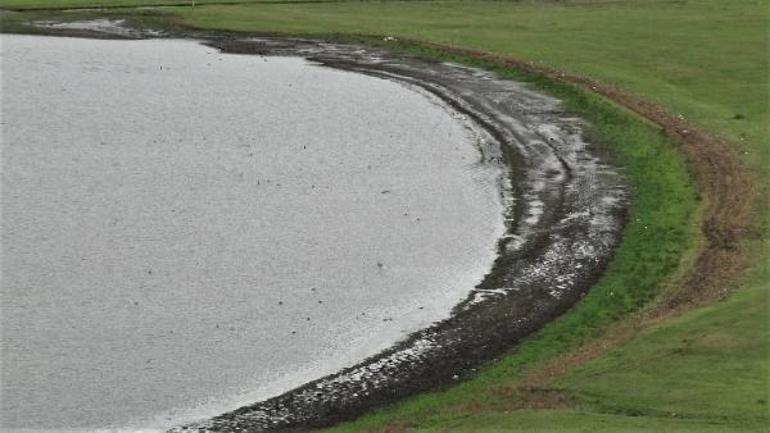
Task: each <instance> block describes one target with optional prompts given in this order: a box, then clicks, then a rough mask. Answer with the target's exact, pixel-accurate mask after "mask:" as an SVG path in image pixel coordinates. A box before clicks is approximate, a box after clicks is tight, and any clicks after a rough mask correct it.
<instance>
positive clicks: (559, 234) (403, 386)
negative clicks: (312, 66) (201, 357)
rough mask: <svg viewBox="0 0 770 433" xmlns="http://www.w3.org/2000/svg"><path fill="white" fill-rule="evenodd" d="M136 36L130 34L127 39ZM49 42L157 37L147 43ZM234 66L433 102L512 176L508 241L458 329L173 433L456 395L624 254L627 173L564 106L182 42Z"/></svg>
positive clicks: (462, 71)
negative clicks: (430, 393) (378, 86)
mask: <svg viewBox="0 0 770 433" xmlns="http://www.w3.org/2000/svg"><path fill="white" fill-rule="evenodd" d="M129 30H131V29H129ZM41 33H46V34H54V35H57V34H58V35H66V36H80V37H83V36H86V37H92V36H95V35H96V34H98V35H99V37H117V38H143V37H157V36H159V35H158V34H156V33H154V34H145V33H142V31H141V30H131V31H129V32H128V33H125V34H111V33H109V32H107V33H105V32H104V31H103V29H102V30H98V31H97V30H89V29H74V28H59V29H56V28H48V29H44V30H42V31H41ZM166 36H173V37H183V36H187V37H192V38H195V39H201V40H203V41H205V43H206V44H208V45H210V46H212V47H216V48H218V49H220V50H222V51H223V52H226V53H236V54H249V55H265V56H299V57H304V58H306V59H308V60H310V61H313V62H317V63H318V64H321V65H323V66H326V67H331V68H337V69H344V70H348V71H353V72H357V73H364V74H368V75H372V76H375V77H379V78H382V79H388V80H394V81H397V82H399V83H402V84H404V85H406V86H410V87H413V88H414V89H416V90H418V91H423V92H429V93H431V94H433V95H435V96H437V97H439V98H440V99H441V100H443V101H444V102H446V103H447V104H448V105H450V106H451V107H452V108H453V109H455V110H457V111H458V112H461V113H463V114H464V115H465V116H467V118H468V119H470V121H471V123H473V124H474V125H475V127H476V128H477V130H478V131H479V132H480V134H481V136H482V137H483V138H482V139H481V142H480V143H479V146H480V150H481V152H482V154H483V158H485V159H486V160H488V161H493V162H496V163H499V164H502V165H504V166H506V167H508V168H509V171H508V173H509V179H508V180H507V182H505V185H502V187H501V194H502V195H503V200H504V202H505V203H506V205H507V207H508V209H509V211H508V215H507V218H506V223H507V234H506V236H504V238H503V239H501V240H500V241H499V244H498V258H497V260H496V262H495V264H494V266H493V269H492V270H491V271H490V272H489V273H488V274H487V276H486V277H485V278H484V280H483V281H482V282H481V283H480V284H479V285H478V286H477V287H475V288H471V287H469V288H468V289H469V295H468V297H467V298H466V299H465V300H464V301H462V302H460V303H459V304H458V305H457V306H456V307H455V308H454V309H453V311H452V314H451V316H450V317H449V318H448V319H445V320H443V321H441V322H438V323H436V324H434V325H433V326H431V327H429V328H427V329H424V330H422V331H418V332H416V333H414V334H412V335H410V336H409V337H408V338H406V339H405V340H403V341H401V342H400V343H398V344H397V345H395V346H394V347H392V348H390V349H388V350H386V351H384V352H382V353H380V354H378V355H376V356H373V357H370V358H368V359H366V360H364V361H362V362H360V363H358V364H356V365H355V366H352V367H350V368H347V369H345V370H343V371H341V372H338V373H336V374H333V375H330V376H327V377H323V378H320V379H317V380H315V381H313V382H310V383H307V384H305V385H303V386H301V387H299V388H296V389H294V390H291V391H288V392H286V393H284V394H282V395H280V396H277V397H274V398H271V399H268V400H265V401H262V402H257V403H254V404H252V405H249V406H245V407H242V408H239V409H237V410H234V411H232V412H228V413H225V414H222V415H219V416H217V417H215V418H213V419H210V420H205V421H201V422H198V423H194V424H190V425H185V426H180V427H176V428H173V429H171V430H170V431H191V430H195V431H255V432H259V431H306V430H308V429H312V428H318V427H324V426H329V425H332V424H335V423H337V422H340V421H344V420H349V419H352V418H355V417H356V416H358V415H360V414H362V413H363V412H365V411H367V410H369V409H372V408H375V407H380V406H383V405H386V404H389V403H392V402H394V401H397V400H399V399H402V398H404V397H407V396H410V395H413V394H416V393H419V392H424V391H427V390H435V389H438V388H441V387H445V386H448V385H450V384H452V383H455V382H457V381H458V380H462V379H463V378H465V377H469V376H472V375H473V374H474V372H475V371H476V369H477V368H478V367H479V366H481V365H483V364H485V363H488V362H490V361H493V360H495V359H496V358H498V357H500V356H502V355H503V354H505V353H506V352H507V351H508V350H510V349H511V348H512V347H514V346H515V344H516V343H517V342H518V341H520V340H521V339H522V338H524V337H526V336H527V335H529V334H531V333H532V332H534V331H536V330H537V329H539V328H541V327H542V326H544V325H545V324H547V323H548V322H549V321H551V320H553V319H554V318H556V317H558V316H559V315H561V314H563V313H564V312H566V311H567V310H568V309H569V308H570V307H572V306H573V305H574V304H575V303H577V302H578V301H579V300H580V298H581V297H582V296H583V295H585V293H586V292H587V291H588V290H589V289H590V287H591V286H592V285H593V284H594V283H595V282H596V281H597V280H598V279H599V277H600V276H601V275H602V273H603V272H604V270H605V268H606V266H607V264H608V263H609V261H610V259H611V258H612V253H613V251H614V249H615V248H616V247H617V246H618V245H619V243H620V239H621V234H622V229H623V226H624V221H625V217H626V212H627V209H628V206H629V202H630V192H629V188H628V186H627V183H626V182H625V180H624V178H623V175H622V170H621V169H620V168H618V167H615V166H613V165H611V164H610V163H608V162H606V161H603V160H602V159H601V158H600V157H599V156H597V155H600V154H601V153H602V152H601V151H600V150H599V151H597V149H594V148H592V146H591V145H590V144H588V143H585V142H584V141H583V139H582V131H583V129H584V128H585V126H586V124H585V122H584V121H582V120H581V119H579V118H575V117H574V116H572V115H570V114H569V113H567V112H565V111H564V110H563V109H562V108H561V107H560V104H559V101H557V100H555V99H553V98H551V97H547V96H544V95H541V94H539V93H536V92H533V91H531V90H529V89H528V88H527V87H526V86H524V85H522V84H519V83H516V82H512V81H509V80H505V79H502V78H500V77H498V76H496V75H495V74H492V73H489V72H485V71H482V70H478V69H473V68H468V67H464V66H459V65H453V64H446V63H440V62H435V61H430V60H424V59H419V58H415V57H411V56H404V55H403V54H394V53H392V52H388V51H386V50H381V49H373V48H366V47H361V46H355V45H346V44H339V43H330V42H324V41H317V40H307V39H271V38H249V37H245V36H243V37H240V36H231V35H228V36H222V35H215V34H208V35H207V34H204V33H200V32H195V33H190V34H187V35H183V34H178V33H174V34H173V35H171V34H167V35H166Z"/></svg>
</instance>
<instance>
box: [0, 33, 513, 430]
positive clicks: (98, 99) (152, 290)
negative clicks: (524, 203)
mask: <svg viewBox="0 0 770 433" xmlns="http://www.w3.org/2000/svg"><path fill="white" fill-rule="evenodd" d="M0 41H1V42H2V220H1V221H2V256H1V258H2V274H1V277H2V280H1V281H2V310H1V311H0V312H1V313H2V322H1V323H2V327H1V328H0V329H1V330H2V376H1V377H2V382H1V389H0V392H1V394H0V396H1V398H2V400H1V401H0V413H2V427H3V428H4V429H50V430H59V429H64V428H67V429H79V430H93V429H125V430H133V429H139V428H148V429H153V428H164V427H168V426H170V425H172V424H176V423H181V422H186V421H190V420H194V419H198V418H201V417H206V416H211V415H215V414H217V413H220V412H221V411H224V410H230V409H234V408H235V407H238V406H239V405H241V404H244V403H247V402H251V401H255V400H259V399H263V398H267V397H270V396H272V395H276V394H278V393H281V392H283V391H286V390H288V389H290V388H291V387H294V386H297V385H299V384H301V383H304V382H306V381H308V380H312V379H314V378H317V377H320V376H322V375H325V374H329V373H332V372H334V371H337V370H339V369H340V368H343V367H346V366H349V365H352V364H354V363H355V362H356V361H359V360H361V359H363V358H364V357H366V356H369V355H372V354H374V353H377V352H378V351H380V350H382V349H384V348H386V347H388V346H390V345H391V344H393V343H394V342H396V341H398V340H399V339H401V338H403V337H404V336H405V335H406V334H408V333H410V332H412V331H415V330H417V329H420V328H422V327H425V326H427V325H428V324H430V323H432V322H434V321H436V320H439V319H442V318H444V317H446V316H447V315H448V314H449V311H450V309H451V307H452V306H453V305H455V304H456V303H457V302H458V301H460V300H461V299H463V298H465V296H466V295H467V293H468V291H469V289H470V288H472V287H473V286H474V285H475V284H477V283H478V282H479V281H480V280H481V278H482V276H483V275H484V273H485V272H487V271H488V270H489V269H490V267H491V264H492V262H493V260H494V258H495V244H496V240H497V239H498V238H499V237H500V236H501V235H502V234H503V232H504V224H503V207H502V205H501V202H500V196H499V194H500V192H499V187H498V183H499V179H500V176H501V173H500V170H499V169H498V168H495V167H494V166H491V165H487V164H484V163H482V162H481V161H480V153H479V151H478V149H477V147H476V145H475V140H476V137H475V135H474V132H473V130H472V129H471V128H469V126H468V125H467V124H464V122H463V121H462V120H461V116H458V115H457V113H454V112H452V110H450V109H449V108H448V107H446V106H443V105H442V104H441V103H439V102H438V101H437V100H436V99H435V98H432V97H430V96H427V95H425V94H424V93H421V92H418V91H416V90H415V89H411V88H408V87H406V86H405V85H402V84H398V83H395V82H392V81H388V80H383V79H378V78H373V77H368V76H364V75H360V74H354V73H350V72H343V71H338V70H333V69H329V68H324V67H321V66H317V65H313V64H312V63H309V62H307V61H306V60H304V59H300V58H279V57H269V58H266V57H259V56H238V55H224V54H220V53H218V52H216V51H215V50H213V49H211V48H208V47H205V46H202V45H200V44H198V43H196V42H193V41H171V40H150V41H99V40H86V39H72V38H48V37H32V36H9V35H2V36H1V37H0Z"/></svg>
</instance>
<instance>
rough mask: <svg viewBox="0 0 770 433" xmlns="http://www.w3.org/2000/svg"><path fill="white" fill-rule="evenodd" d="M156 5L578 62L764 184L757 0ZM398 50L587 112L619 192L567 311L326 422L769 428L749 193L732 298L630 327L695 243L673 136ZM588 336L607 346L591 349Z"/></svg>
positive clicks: (316, 30) (759, 275)
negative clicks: (466, 377) (606, 235)
mask: <svg viewBox="0 0 770 433" xmlns="http://www.w3.org/2000/svg"><path fill="white" fill-rule="evenodd" d="M65 1H70V0H65ZM105 1H106V0H105ZM153 1H154V0H153ZM21 2H25V3H26V4H27V5H43V3H41V2H35V1H34V0H0V6H2V5H8V4H10V3H16V4H20V3H21ZM50 3H51V2H49V4H50ZM166 11H167V12H171V13H172V14H174V15H173V16H175V17H177V18H176V19H179V20H181V22H183V23H184V24H186V25H191V26H195V27H201V28H207V29H224V30H239V31H249V32H270V33H273V32H279V33H291V34H297V33H301V34H307V33H311V34H322V35H330V34H337V35H338V34H352V33H372V34H380V35H383V34H387V35H393V36H396V37H399V38H411V39H418V40H426V41H432V42H436V43H441V44H448V45H456V46H462V47H465V48H472V49H477V50H483V51H487V52H492V53H496V54H501V55H507V56H513V57H516V58H522V59H527V60H531V61H534V62H536V63H537V64H542V65H546V66H551V67H554V68H557V69H562V70H566V71H568V72H571V73H574V74H578V75H582V76H589V77H592V78H594V79H597V80H599V81H601V82H603V83H608V84H612V85H616V86H618V87H621V88H624V89H627V90H628V91H630V92H632V93H634V94H637V95H639V96H642V97H644V98H646V99H648V100H651V101H653V102H657V103H659V104H661V105H662V106H663V107H665V108H666V109H667V110H668V111H669V112H670V113H673V114H675V115H679V116H681V117H684V118H686V119H688V120H689V121H691V122H692V123H694V124H695V125H697V126H698V127H699V128H701V129H702V130H705V131H708V132H710V133H711V134H714V135H716V136H720V137H723V138H725V139H726V140H727V141H728V142H730V143H732V144H733V145H734V150H735V153H736V154H737V155H739V157H740V158H742V160H743V161H744V163H745V164H746V165H747V166H749V167H751V168H752V169H753V172H754V175H755V177H756V178H757V181H758V184H759V185H760V188H761V191H760V196H761V197H766V196H767V193H768V190H767V189H766V185H767V183H768V174H767V170H766V168H767V167H768V163H770V159H769V158H768V151H769V150H770V149H769V147H770V146H768V131H767V124H768V121H770V118H769V115H768V102H767V101H768V99H767V98H768V94H767V77H768V69H767V60H768V58H767V53H768V45H767V37H766V34H767V33H766V32H767V26H768V2H767V1H731V2H724V1H716V0H701V1H683V2H676V1H657V0H635V1H633V0H620V1H611V2H610V1H600V0H582V1H578V0H565V1H545V0H544V1H522V2H485V1H468V2H443V1H435V2H434V1H422V2H353V3H348V2H335V3H324V4H248V5H245V4H244V5H210V6H204V7H196V8H195V9H191V8H187V7H184V8H171V9H167V10H166ZM126 13H130V11H126ZM365 39H366V38H365ZM366 40H367V41H368V42H370V43H373V40H371V39H366ZM398 48H399V49H406V50H413V51H414V50H417V51H420V52H421V53H422V54H423V55H428V56H444V57H445V58H450V59H452V60H458V61H464V62H471V63H474V64H476V65H478V66H482V67H486V68H492V69H497V70H498V71H499V72H500V73H503V74H509V75H510V76H512V77H513V78H516V79H520V80H525V81H529V82H530V83H532V85H534V86H537V87H539V88H541V89H543V90H545V91H548V92H550V93H552V94H555V95H556V96H558V97H560V98H562V99H563V100H565V102H566V103H567V104H568V106H569V107H570V109H572V110H573V111H575V112H578V113H580V114H581V115H583V116H585V117H587V118H588V119H589V120H591V122H592V123H593V125H594V128H593V130H592V131H591V134H592V136H593V139H594V140H597V141H600V142H602V143H603V144H605V145H606V146H608V147H610V148H611V149H612V150H613V152H614V153H615V154H617V155H619V157H620V158H622V161H623V163H624V164H625V166H626V167H627V173H628V175H629V178H630V179H631V181H632V184H633V187H634V205H633V209H632V216H631V220H630V222H629V225H628V227H627V229H626V232H625V238H624V242H623V245H622V247H621V249H620V250H619V251H618V254H617V257H616V259H615V260H614V261H613V263H612V265H611V267H610V269H609V271H608V273H607V275H606V276H605V278H603V280H602V281H601V282H600V284H599V285H598V286H597V287H595V288H594V289H593V290H592V291H591V293H590V294H589V295H588V296H586V298H585V299H584V301H583V302H582V303H581V304H580V305H579V306H578V307H576V308H575V309H574V310H572V311H571V312H570V313H569V314H567V315H565V316H564V317H562V318H561V319H560V320H558V321H556V322H554V323H553V324H551V325H549V326H548V327H547V328H545V329H544V330H543V331H541V332H539V333H538V334H537V335H535V336H533V337H532V338H530V339H528V340H527V341H526V342H525V343H524V344H522V345H520V346H519V347H518V348H516V349H515V350H513V351H512V352H511V353H510V354H509V355H508V356H506V357H505V358H504V359H502V360H500V361H499V362H498V363H495V364H494V365H491V366H489V367H487V368H485V369H483V370H482V371H481V372H480V373H479V375H478V376H477V377H476V378H474V379H473V380H470V381H468V382H465V383H462V384H458V386H456V387H453V388H451V389H448V390H444V391H441V392H436V393H430V394H425V395H420V396H417V397H414V398H411V399H409V400H406V401H404V402H403V403H400V404H397V405H394V406H392V407H389V408H384V409H382V410H379V411H377V412H375V413H373V414H371V415H368V416H365V417H362V418H361V419H359V420H357V421H355V422H353V423H349V424H344V425H340V426H337V427H336V428H334V429H332V430H333V431H338V432H347V431H351V432H352V431H366V430H371V431H378V430H384V429H392V430H389V431H400V430H404V429H406V428H414V429H415V430H416V431H458V432H465V431H467V432H471V431H474V432H475V431H490V432H493V431H538V432H539V431H543V432H550V431H559V432H562V431H592V432H593V431H612V432H618V431H629V432H637V431H638V432H644V431H655V432H661V431H671V432H680V431H681V432H690V431H692V432H696V431H697V432H701V431H767V429H766V427H765V426H766V425H768V423H770V415H768V406H767V404H768V403H767V401H768V377H769V376H770V367H768V359H770V354H769V353H768V350H769V348H770V346H769V344H768V342H769V341H770V338H769V337H770V335H768V305H769V303H770V299H769V298H768V294H769V293H770V291H769V290H768V288H769V287H768V281H770V275H769V274H768V271H767V266H766V264H767V256H766V251H767V247H768V245H767V243H766V240H765V239H764V236H762V235H764V233H765V232H766V229H767V219H766V215H767V206H766V202H765V201H764V199H763V201H761V202H760V203H758V204H757V206H756V218H755V223H756V226H757V227H759V228H758V230H757V236H755V237H756V240H754V241H752V242H749V243H747V244H746V245H745V246H744V247H745V248H746V249H747V251H749V253H750V256H751V260H750V267H749V269H748V270H747V271H746V272H745V273H744V274H743V275H742V276H741V277H740V279H739V280H738V281H734V282H732V283H730V284H729V286H730V287H726V288H727V289H733V290H732V291H733V292H734V294H733V295H731V296H729V297H727V298H725V299H724V300H722V301H720V302H718V303H715V304H713V305H710V306H707V307H704V308H699V309H696V310H693V311H690V312H688V313H686V314H684V315H681V316H679V317H676V318H669V319H665V320H646V321H645V322H644V323H645V326H644V327H643V328H642V329H636V328H633V323H635V322H638V321H639V320H641V319H640V318H641V317H642V316H637V315H636V313H634V312H636V311H639V310H640V309H641V308H644V306H645V305H646V306H649V305H650V303H651V302H653V303H654V299H656V296H658V295H659V294H660V293H662V292H666V291H675V290H676V288H677V280H676V279H675V278H674V277H675V275H676V274H677V273H680V274H681V273H683V272H685V270H686V269H685V268H686V266H688V265H689V264H690V262H689V260H690V259H691V258H692V255H693V253H694V250H695V248H696V247H697V246H698V245H699V243H700V242H702V239H700V238H699V236H698V230H697V224H698V223H699V220H698V217H699V212H698V209H702V207H699V203H698V197H697V193H696V191H695V188H694V185H693V183H692V180H691V178H690V177H689V176H688V165H687V163H686V162H685V160H684V158H683V156H682V154H681V153H679V152H677V151H676V144H675V143H673V142H672V141H670V139H669V138H667V137H665V136H663V135H662V134H661V132H660V129H659V128H658V127H656V126H654V125H651V124H649V123H647V122H645V121H643V120H641V119H639V118H638V117H637V116H635V115H633V114H631V113H629V112H627V111H626V110H624V109H621V108H619V107H617V106H615V105H613V104H612V103H609V102H607V101H606V100H605V99H602V98H600V97H598V96H594V95H591V94H590V93H589V92H586V91H585V90H581V89H579V88H575V87H574V86H571V85H569V84H563V83H558V82H554V81H552V80H547V79H543V78H542V77H538V76H531V75H526V74H522V73H521V72H520V71H516V70H511V69H510V68H505V67H501V66H499V65H498V64H496V63H490V62H482V61H479V60H474V59H471V58H467V57H462V58H459V57H446V56H448V55H447V54H446V53H441V52H438V51H435V50H431V49H424V48H419V47H417V46H415V45H411V44H399V45H398ZM738 289H740V290H738ZM619 323H620V324H625V326H628V327H630V328H633V332H631V333H630V336H629V337H623V338H620V337H617V335H616V334H614V333H613V332H615V331H613V329H614V327H615V326H614V325H617V324H619ZM629 323H630V325H629ZM603 339H607V340H608V341H610V342H615V344H612V345H611V346H612V347H611V348H610V349H609V351H607V352H606V353H605V349H604V348H602V347H601V346H602V343H601V342H602V341H603ZM578 347H584V348H589V349H591V348H596V349H595V351H596V352H597V353H599V356H598V357H591V356H587V357H586V360H585V361H581V362H567V361H564V360H565V359H567V360H569V359H572V358H569V357H565V355H564V354H565V353H570V352H572V351H575V350H576V349H577V348H578ZM588 352H590V350H588ZM574 353H578V354H579V353H580V352H574ZM577 358H579V356H578V357H577ZM562 361H563V362H562Z"/></svg>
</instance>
